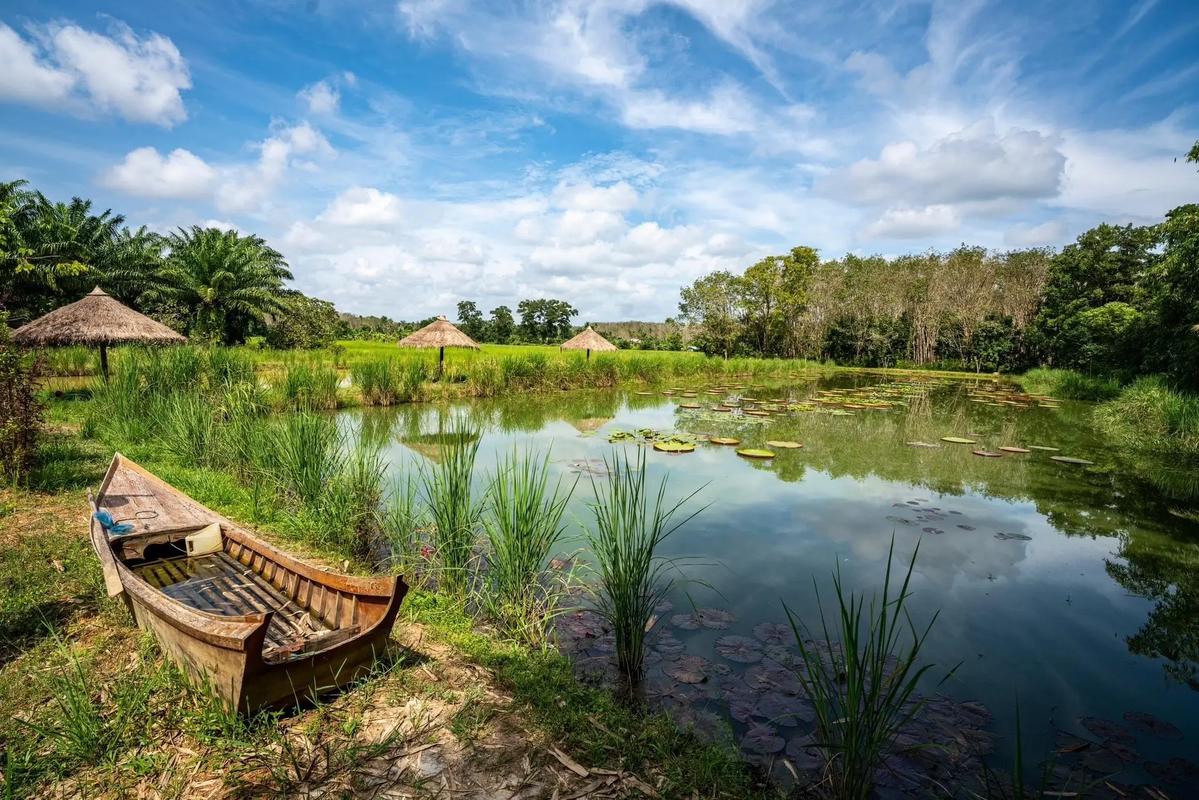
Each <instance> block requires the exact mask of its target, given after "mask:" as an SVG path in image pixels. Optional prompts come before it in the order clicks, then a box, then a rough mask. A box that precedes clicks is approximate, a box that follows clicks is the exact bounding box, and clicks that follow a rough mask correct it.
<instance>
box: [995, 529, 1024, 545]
mask: <svg viewBox="0 0 1199 800" xmlns="http://www.w3.org/2000/svg"><path fill="white" fill-rule="evenodd" d="M995 538H996V539H999V540H1000V541H1007V540H1009V539H1014V540H1016V541H1018V542H1029V541H1032V537H1031V536H1025V535H1024V534H1023V533H1004V532H1003V531H1000V532H999V533H997V534H995Z"/></svg>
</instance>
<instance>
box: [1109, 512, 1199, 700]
mask: <svg viewBox="0 0 1199 800" xmlns="http://www.w3.org/2000/svg"><path fill="white" fill-rule="evenodd" d="M1120 555H1121V557H1123V558H1124V559H1125V561H1126V562H1127V563H1120V562H1118V561H1110V560H1109V561H1107V562H1106V567H1107V574H1108V575H1110V576H1111V577H1112V578H1114V579H1115V580H1116V582H1117V583H1119V584H1120V585H1121V586H1123V587H1124V588H1125V589H1127V590H1128V591H1130V592H1132V593H1133V594H1136V595H1138V596H1140V597H1144V598H1145V599H1147V600H1150V601H1151V602H1152V603H1153V610H1152V611H1150V612H1149V618H1148V619H1146V620H1145V624H1144V625H1142V626H1141V629H1140V630H1138V631H1137V632H1136V633H1135V634H1133V635H1132V636H1129V637H1127V638H1126V639H1125V642H1126V643H1127V645H1128V649H1129V651H1130V652H1132V653H1136V654H1137V655H1141V656H1146V657H1148V658H1161V659H1165V661H1166V663H1165V664H1164V665H1163V669H1164V670H1165V673H1166V675H1167V676H1168V677H1169V678H1171V679H1173V680H1176V681H1179V682H1180V683H1184V684H1186V685H1188V686H1190V687H1191V688H1192V689H1194V690H1196V691H1199V542H1194V541H1192V542H1180V541H1179V540H1178V539H1177V538H1176V537H1172V536H1169V535H1165V534H1158V533H1147V532H1134V533H1132V534H1131V535H1130V536H1128V537H1127V538H1126V539H1125V541H1124V542H1123V544H1122V546H1121V548H1120Z"/></svg>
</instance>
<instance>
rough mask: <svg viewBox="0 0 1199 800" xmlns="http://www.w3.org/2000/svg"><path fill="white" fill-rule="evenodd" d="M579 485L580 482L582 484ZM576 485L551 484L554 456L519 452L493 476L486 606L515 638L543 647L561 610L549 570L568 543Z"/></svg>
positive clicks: (487, 526) (486, 518)
mask: <svg viewBox="0 0 1199 800" xmlns="http://www.w3.org/2000/svg"><path fill="white" fill-rule="evenodd" d="M576 483H577V481H576ZM574 488H575V483H572V484H571V485H570V487H569V488H568V489H566V491H563V488H562V480H561V479H559V480H558V481H557V482H556V483H554V484H552V485H551V483H550V468H549V453H548V452H546V454H545V455H544V456H542V457H541V458H536V457H534V456H533V454H532V453H527V452H526V453H518V452H513V453H510V454H509V455H508V456H506V457H505V458H504V459H503V460H502V461H501V462H500V463H499V464H498V465H497V469H496V471H495V473H494V474H492V475H490V476H489V481H488V488H487V503H486V511H485V512H484V516H483V529H484V530H485V531H486V533H487V542H488V544H489V545H490V548H489V551H488V554H487V570H486V574H485V575H484V577H483V582H482V591H481V592H480V599H481V605H482V607H483V609H484V610H485V611H486V612H487V614H488V615H489V616H490V617H491V618H492V619H494V620H496V622H498V623H499V624H500V626H501V628H503V630H504V631H505V633H507V634H508V635H509V636H511V637H513V638H515V639H519V640H522V641H524V642H526V643H528V644H531V645H534V646H537V645H541V644H543V643H544V642H545V633H546V628H547V623H548V621H549V620H550V619H551V618H552V616H553V615H554V613H556V610H557V604H558V596H559V594H560V588H561V586H560V584H557V582H556V581H555V580H551V579H549V577H548V576H547V573H546V565H547V562H548V561H549V558H550V556H551V555H552V553H553V550H554V547H555V546H556V545H557V544H558V542H559V541H560V540H561V539H562V536H563V534H564V533H565V530H566V528H565V526H564V525H563V524H562V514H563V512H565V510H566V504H567V503H568V502H570V497H571V494H573V492H574Z"/></svg>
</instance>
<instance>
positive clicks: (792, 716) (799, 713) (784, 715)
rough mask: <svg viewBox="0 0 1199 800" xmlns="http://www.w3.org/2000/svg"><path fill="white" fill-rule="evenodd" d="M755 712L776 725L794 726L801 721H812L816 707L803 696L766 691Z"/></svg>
mask: <svg viewBox="0 0 1199 800" xmlns="http://www.w3.org/2000/svg"><path fill="white" fill-rule="evenodd" d="M754 713H755V714H756V715H757V716H759V717H763V718H764V719H767V720H769V721H770V722H771V723H773V724H775V725H782V726H784V727H788V728H791V727H794V726H796V725H798V724H799V723H801V722H812V721H813V720H814V719H815V718H816V715H815V712H814V709H813V708H812V707H811V706H810V705H808V703H807V702H806V701H804V700H803V699H802V698H799V697H796V696H795V695H788V694H783V693H782V692H766V694H764V695H762V697H761V698H760V699H759V700H758V704H757V706H755V707H754Z"/></svg>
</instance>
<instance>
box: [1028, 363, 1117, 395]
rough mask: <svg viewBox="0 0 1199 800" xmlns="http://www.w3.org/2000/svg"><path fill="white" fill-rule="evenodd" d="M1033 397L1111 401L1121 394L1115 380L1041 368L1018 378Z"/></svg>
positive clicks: (1031, 370)
mask: <svg viewBox="0 0 1199 800" xmlns="http://www.w3.org/2000/svg"><path fill="white" fill-rule="evenodd" d="M1016 382H1017V383H1019V384H1020V386H1021V387H1023V389H1024V391H1026V392H1028V393H1029V394H1043V395H1047V396H1049V397H1054V398H1057V399H1059V400H1090V401H1100V400H1110V399H1111V398H1113V397H1115V396H1116V395H1118V394H1119V393H1120V382H1119V381H1118V380H1116V379H1115V378H1111V377H1106V376H1099V375H1084V374H1083V373H1081V372H1075V371H1074V370H1071V369H1053V368H1052V367H1037V368H1036V369H1030V370H1029V371H1028V372H1025V373H1024V374H1023V375H1019V376H1017V377H1016Z"/></svg>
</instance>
